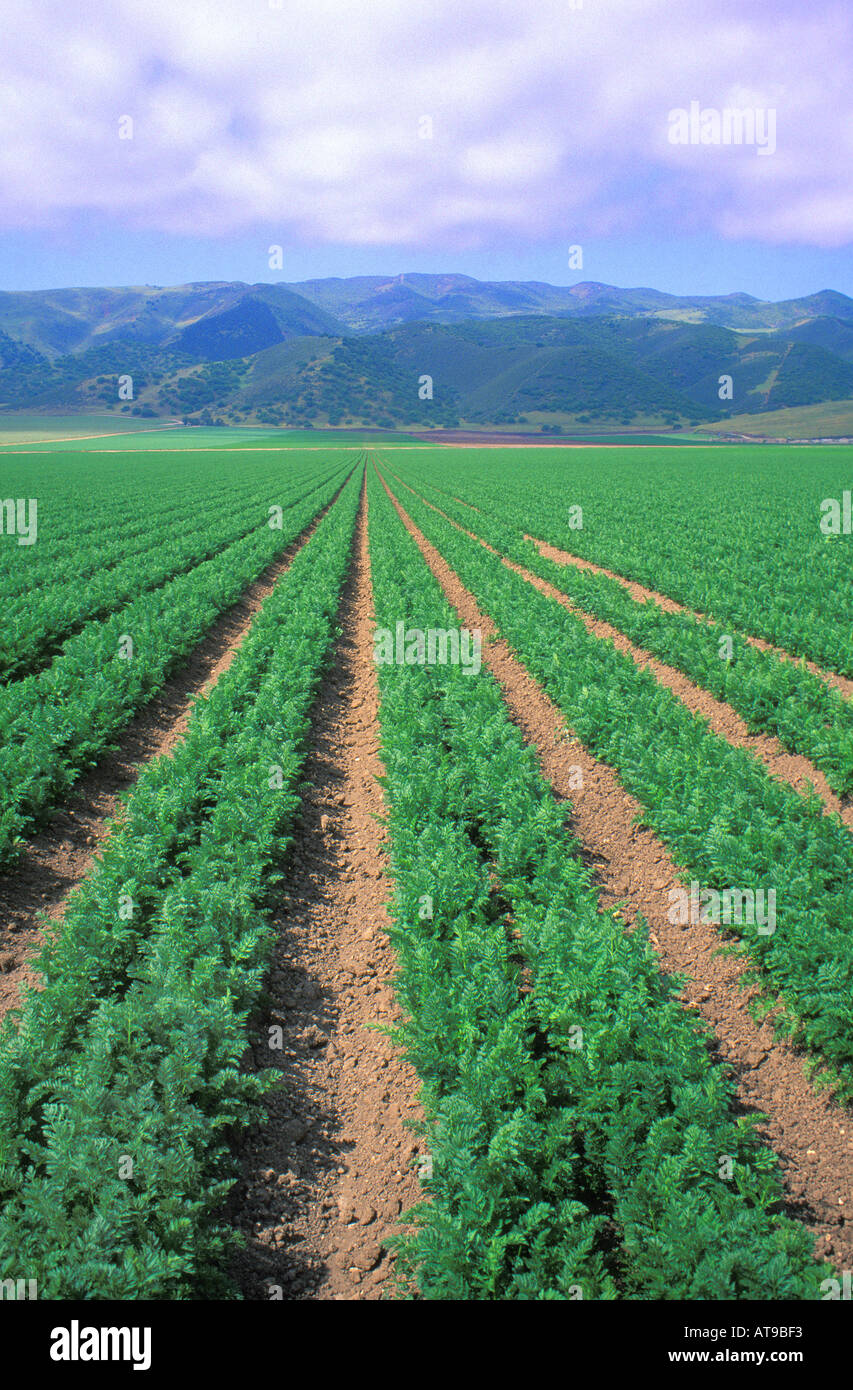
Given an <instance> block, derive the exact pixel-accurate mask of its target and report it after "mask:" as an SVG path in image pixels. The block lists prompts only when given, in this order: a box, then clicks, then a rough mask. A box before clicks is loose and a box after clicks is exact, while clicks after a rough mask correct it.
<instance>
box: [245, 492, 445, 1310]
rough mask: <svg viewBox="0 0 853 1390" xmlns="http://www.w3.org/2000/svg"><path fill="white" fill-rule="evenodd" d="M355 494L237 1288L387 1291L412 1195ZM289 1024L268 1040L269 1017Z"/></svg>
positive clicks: (413, 1149) (262, 1058) (273, 1007)
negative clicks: (273, 1073) (271, 1080)
mask: <svg viewBox="0 0 853 1390" xmlns="http://www.w3.org/2000/svg"><path fill="white" fill-rule="evenodd" d="M366 521H367V503H366V497H363V498H362V504H361V510H360V513H359V518H358V524H357V530H356V537H355V551H354V563H353V568H352V571H351V574H350V576H349V579H348V581H347V584H346V586H345V589H344V591H343V595H342V603H341V609H340V614H339V620H338V621H339V626H340V627H341V629H342V632H343V635H342V636H341V638H340V639H339V641H338V643H337V646H336V649H335V653H334V659H333V661H332V664H331V667H330V669H329V671H328V673H327V674H326V676H325V678H324V679H323V682H322V684H321V687H320V689H319V692H318V696H317V701H316V705H315V709H314V714H313V718H312V734H311V743H310V750H309V755H308V760H307V764H306V767H305V770H304V773H303V779H304V781H305V782H306V783H307V789H306V793H305V796H304V799H303V802H302V808H301V814H300V818H299V821H298V824H297V827H296V830H295V842H294V845H293V847H292V850H291V852H290V856H289V859H288V863H287V873H286V881H285V882H284V883H283V884H282V889H281V892H280V893H279V898H278V903H277V908H276V911H275V913H274V917H273V923H274V926H275V928H276V931H277V941H276V945H275V953H274V959H273V962H272V967H271V970H270V974H269V978H268V981H267V992H268V995H269V997H270V1001H271V1002H270V1005H269V1009H268V1012H267V1014H266V1016H265V1018H264V1020H263V1024H262V1025H261V1027H260V1028H259V1032H258V1039H259V1040H258V1042H257V1044H256V1046H255V1048H254V1057H253V1064H254V1066H256V1067H258V1068H262V1067H269V1066H275V1067H277V1068H278V1070H279V1071H280V1073H281V1086H280V1087H277V1088H276V1090H275V1091H274V1092H273V1093H272V1094H271V1096H270V1098H269V1101H268V1107H267V1108H268V1119H267V1122H266V1123H265V1124H264V1126H263V1127H262V1128H261V1129H260V1130H259V1132H257V1133H256V1134H253V1135H252V1136H250V1137H249V1138H248V1140H247V1141H246V1142H245V1143H244V1144H243V1146H242V1158H243V1164H244V1177H243V1180H242V1182H241V1183H240V1184H239V1186H238V1188H237V1189H236V1190H235V1192H234V1194H233V1197H232V1202H231V1205H230V1215H231V1219H232V1221H233V1222H234V1224H236V1225H237V1226H238V1227H239V1228H240V1229H241V1230H242V1231H243V1232H244V1233H245V1236H246V1239H247V1246H246V1249H245V1250H244V1251H243V1252H241V1253H240V1255H239V1256H238V1257H237V1258H236V1260H235V1262H234V1267H233V1272H234V1276H235V1278H236V1280H237V1282H238V1283H239V1285H240V1287H241V1289H242V1292H243V1296H244V1297H245V1298H247V1299H263V1300H267V1299H270V1298H283V1299H285V1300H300V1299H301V1300H310V1301H312V1302H313V1301H318V1300H321V1301H322V1300H353V1299H355V1300H375V1299H379V1298H382V1297H388V1296H393V1293H394V1290H395V1283H394V1280H393V1277H392V1276H393V1271H394V1256H393V1250H392V1248H391V1246H390V1241H391V1240H392V1239H393V1236H394V1235H395V1233H396V1234H399V1233H400V1230H401V1226H400V1224H399V1219H398V1218H399V1217H400V1214H401V1212H402V1213H405V1212H406V1211H407V1210H408V1209H409V1208H410V1207H411V1206H412V1205H413V1204H414V1203H415V1202H417V1201H419V1200H420V1198H421V1196H422V1193H421V1187H420V1183H419V1181H418V1177H417V1171H416V1165H417V1164H418V1163H419V1161H420V1157H421V1156H423V1155H425V1153H426V1149H425V1145H424V1142H423V1140H422V1139H419V1138H418V1137H417V1136H416V1135H415V1134H414V1133H413V1131H412V1129H411V1127H410V1125H411V1122H412V1121H415V1122H418V1121H420V1120H421V1119H422V1114H421V1110H420V1107H419V1105H418V1100H417V1097H418V1090H419V1083H418V1080H417V1077H416V1075H415V1073H414V1072H413V1070H412V1068H411V1067H410V1066H409V1065H408V1063H407V1062H406V1061H405V1059H404V1057H403V1055H402V1052H401V1050H400V1048H399V1047H397V1046H395V1045H394V1044H393V1043H392V1041H391V1040H390V1039H389V1038H388V1037H387V1036H386V1035H385V1034H384V1033H383V1032H382V1031H380V1030H381V1029H385V1028H388V1026H389V1025H393V1024H395V1023H397V1022H398V1021H399V1019H400V1014H399V1010H398V1006H397V1004H396V1002H395V999H394V994H393V981H394V974H395V958H394V954H393V951H392V949H391V945H390V942H389V940H388V936H387V930H388V926H389V918H388V914H387V911H386V907H385V904H386V903H387V902H388V901H389V899H390V896H391V884H390V882H389V879H388V876H387V856H386V849H385V832H384V830H383V824H382V822H383V816H384V808H383V798H382V792H381V787H380V785H379V783H378V781H377V778H378V777H380V776H381V775H382V772H383V769H382V764H381V762H380V759H379V754H378V749H377V729H378V725H377V710H378V689H377V683H376V669H375V666H374V664H373V660H372V656H373V627H374V621H373V604H372V596H371V588H370V568H369V555H368V549H367V527H366ZM270 1024H273V1025H274V1024H278V1025H280V1027H281V1028H282V1030H283V1047H282V1050H281V1051H278V1052H275V1051H270V1049H269V1047H268V1042H267V1031H266V1029H267V1027H268V1026H269V1025H270Z"/></svg>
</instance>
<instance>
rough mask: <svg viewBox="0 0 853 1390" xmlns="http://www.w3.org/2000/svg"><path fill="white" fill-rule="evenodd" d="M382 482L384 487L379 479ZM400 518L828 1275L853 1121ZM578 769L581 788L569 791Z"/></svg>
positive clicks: (852, 1158)
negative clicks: (682, 919) (761, 1008)
mask: <svg viewBox="0 0 853 1390" xmlns="http://www.w3.org/2000/svg"><path fill="white" fill-rule="evenodd" d="M383 481H384V480H383ZM386 490H387V491H389V495H390V496H391V498H392V500H393V502H394V505H395V507H396V508H397V511H398V513H399V515H400V516H401V518H402V520H403V522H404V524H405V525H406V527H407V529H408V530H409V531H410V532H411V534H412V535H413V536H414V538H415V539H416V541H417V543H418V545H419V546H420V549H421V551H422V553H423V555H424V558H425V559H426V561H427V563H428V564H429V566H430V569H431V570H432V572H433V574H434V575H435V576H436V578H437V579H438V580H439V582H440V584H441V586H442V588H443V590H444V592H445V594H446V596H447V598H448V600H449V601H450V602H451V603H452V604H453V606H454V607H455V608H456V610H457V612H458V613H459V615H460V620H461V622H462V623H463V624H465V625H466V626H468V627H472V628H479V629H480V630H481V632H482V634H483V638H484V641H483V659H484V661H485V662H486V664H487V666H488V668H489V669H490V671H491V672H492V674H493V675H494V676H495V678H496V679H497V681H498V682H499V684H500V686H501V689H502V691H503V694H504V698H505V700H506V703H507V706H508V709H509V712H510V715H511V717H512V719H513V721H514V722H515V723H516V725H517V726H518V728H519V729H520V730H521V732H522V733H523V735H524V737H525V739H526V740H527V742H528V743H530V744H531V745H533V746H534V747H535V749H536V752H537V756H538V759H539V764H540V767H541V770H542V773H543V776H544V777H545V778H546V779H547V780H548V781H549V782H550V784H551V786H552V787H553V789H554V793H555V795H556V796H557V797H558V798H559V799H560V800H566V801H568V802H570V803H571V807H572V813H571V826H572V830H573V832H574V834H575V835H576V836H577V838H578V840H579V841H580V842H581V844H582V845H583V846H585V848H586V859H587V862H588V864H589V865H590V867H591V868H592V869H593V871H594V876H595V882H596V885H597V887H598V891H599V898H600V903H601V906H602V909H606V908H614V907H616V908H617V910H619V911H621V912H622V914H623V916H624V918H625V920H626V923H627V924H628V926H629V927H633V926H635V925H636V923H637V920H638V917H639V916H640V914H641V915H642V917H643V918H644V919H645V921H646V922H648V924H649V928H650V939H651V942H652V945H653V946H654V947H655V949H656V950H657V952H658V956H659V959H660V964H661V968H662V969H663V970H664V971H666V972H668V973H677V974H680V975H683V976H685V977H686V984H685V986H684V988H683V990H682V991H681V998H682V1000H683V1002H684V1005H685V1007H686V1008H689V1009H692V1010H694V1011H695V1012H696V1013H697V1014H698V1015H699V1016H701V1018H703V1019H704V1020H705V1022H706V1023H707V1024H708V1025H709V1026H710V1027H711V1029H713V1032H714V1039H713V1041H714V1044H715V1051H716V1055H717V1056H718V1058H719V1060H720V1061H721V1062H723V1063H724V1064H725V1065H726V1066H727V1067H728V1068H729V1069H730V1071H731V1072H732V1074H733V1076H734V1079H735V1082H736V1085H737V1092H738V1097H739V1102H740V1105H741V1107H742V1111H743V1113H745V1114H751V1115H753V1116H755V1115H763V1116H764V1117H765V1118H763V1119H762V1120H761V1121H760V1124H759V1133H760V1134H761V1135H762V1136H763V1138H764V1139H765V1140H766V1141H767V1142H768V1143H769V1144H770V1145H771V1146H772V1147H773V1148H774V1149H775V1151H776V1153H777V1154H778V1155H779V1158H780V1161H781V1167H782V1173H783V1176H784V1181H785V1186H786V1204H785V1206H786V1211H787V1213H788V1214H789V1215H790V1216H792V1217H795V1218H796V1219H798V1220H800V1221H802V1222H803V1223H804V1224H806V1225H807V1226H809V1227H810V1228H811V1229H812V1230H813V1231H814V1233H815V1236H816V1250H817V1253H818V1254H819V1255H821V1256H823V1257H826V1258H828V1259H830V1260H831V1261H832V1262H833V1263H834V1264H835V1265H836V1266H837V1267H838V1268H846V1269H849V1268H851V1261H853V1224H851V1220H850V1217H851V1204H853V1195H851V1187H853V1115H851V1113H850V1112H849V1111H848V1110H845V1109H842V1108H840V1107H839V1106H837V1105H835V1104H834V1102H833V1101H832V1099H831V1098H830V1096H829V1095H828V1094H827V1093H826V1092H822V1093H820V1094H817V1093H816V1092H815V1091H814V1090H813V1089H812V1087H811V1085H810V1084H809V1083H808V1082H807V1080H806V1078H805V1075H804V1071H803V1060H804V1059H803V1055H802V1054H801V1053H799V1052H797V1051H796V1050H795V1049H793V1048H791V1047H790V1046H789V1045H788V1044H787V1043H785V1042H783V1041H781V1040H777V1039H775V1038H774V1036H773V1032H772V1025H771V1023H770V1020H769V1019H767V1020H765V1022H764V1023H763V1024H762V1025H759V1024H757V1023H756V1022H755V1020H754V1019H753V1017H752V1015H751V1013H750V1010H749V1002H750V999H751V998H752V997H753V996H754V995H755V994H756V992H757V991H756V989H755V987H748V988H745V987H743V985H742V984H741V977H742V976H743V974H744V972H745V971H746V970H747V969H748V965H747V962H746V961H744V960H743V959H741V958H737V959H735V958H733V957H731V956H727V955H720V954H718V952H719V948H720V946H721V944H722V938H721V934H720V933H719V932H718V930H717V929H716V928H715V927H714V926H713V925H712V924H710V923H708V924H706V923H699V924H688V925H686V926H684V927H682V926H680V925H677V924H673V923H671V922H670V921H669V911H670V898H669V889H670V888H671V887H674V886H677V885H678V883H679V881H680V880H679V875H678V870H677V868H676V865H675V863H674V861H673V860H672V858H671V857H670V855H669V854H668V852H667V850H666V848H665V846H664V845H663V843H662V842H661V841H660V840H659V839H658V838H657V837H656V836H655V835H654V834H653V832H652V831H651V830H649V829H648V828H647V827H644V826H641V825H638V824H637V821H638V819H639V818H640V817H641V816H642V807H641V806H640V804H639V803H638V802H637V801H636V800H635V799H634V798H633V797H631V796H629V795H628V793H627V792H626V791H625V789H624V788H623V787H622V786H621V784H620V782H619V779H618V777H617V775H616V773H615V772H614V771H613V769H612V768H610V767H608V766H606V765H605V764H603V763H601V762H599V761H598V760H597V759H595V758H594V757H592V756H591V755H590V754H589V753H588V752H587V750H586V749H585V748H584V747H583V746H582V745H581V743H580V742H579V741H578V740H577V739H576V738H575V737H574V735H573V734H572V732H571V730H569V729H567V727H566V725H565V722H564V720H563V717H562V715H561V713H560V711H559V709H558V708H557V706H556V705H555V704H554V703H553V701H552V700H551V699H550V698H549V697H548V696H547V695H546V694H545V693H544V691H543V690H542V689H541V687H540V686H539V684H538V683H537V682H536V681H535V680H534V679H533V678H532V677H531V676H530V675H529V674H528V673H527V671H526V670H525V668H524V667H523V665H522V663H521V662H520V660H519V659H518V658H517V657H516V656H515V654H514V653H513V652H512V650H511V648H510V647H509V645H508V644H507V643H506V642H505V641H504V640H503V639H499V638H496V636H495V625H494V623H493V622H492V621H491V620H490V619H489V618H488V617H487V616H486V615H485V614H484V613H483V612H482V611H481V610H480V608H479V606H478V605H477V602H476V600H475V598H474V597H473V596H472V595H471V593H470V592H469V591H468V590H467V589H465V588H464V587H463V585H462V584H461V582H460V581H459V579H458V578H457V576H456V574H455V573H454V572H453V570H451V568H450V567H449V565H448V564H447V563H446V562H445V561H444V560H443V559H442V557H441V555H440V554H439V552H438V551H437V550H436V549H435V547H434V546H432V545H431V544H430V542H429V541H428V540H427V539H426V537H425V536H424V535H423V534H422V533H421V531H420V530H419V529H418V527H417V525H416V524H415V523H414V522H413V521H412V519H411V517H409V516H408V514H407V513H406V511H405V509H404V508H403V507H402V506H401V504H400V503H399V502H398V501H397V499H396V498H395V497H394V495H393V493H391V492H390V490H389V489H388V488H387V484H386ZM578 773H580V777H581V780H582V786H581V787H580V788H579V787H578V785H577V780H578Z"/></svg>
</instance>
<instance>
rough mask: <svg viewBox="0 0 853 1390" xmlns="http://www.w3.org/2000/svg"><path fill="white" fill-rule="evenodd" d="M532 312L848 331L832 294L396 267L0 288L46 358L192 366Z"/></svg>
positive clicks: (760, 329)
mask: <svg viewBox="0 0 853 1390" xmlns="http://www.w3.org/2000/svg"><path fill="white" fill-rule="evenodd" d="M543 315H545V316H547V317H549V318H559V319H575V320H577V319H581V320H586V319H600V318H609V317H614V316H615V317H618V318H621V319H631V320H637V321H652V322H654V321H656V320H662V321H664V322H666V321H673V322H677V323H684V324H687V325H691V324H693V325H700V324H704V325H706V326H717V327H721V328H728V329H733V330H737V331H739V332H752V333H761V334H768V333H778V332H789V331H796V332H797V333H799V334H802V335H803V337H802V340H803V341H804V342H809V343H811V342H815V343H816V344H817V345H818V346H824V347H827V348H829V349H830V350H833V351H837V350H838V349H837V348H836V346H835V343H836V341H837V340H838V341H840V340H843V341H844V343H845V345H846V346H848V347H849V341H850V338H851V336H853V300H851V299H848V298H847V296H846V295H843V294H838V293H836V292H835V291H833V290H822V291H820V292H819V293H818V294H813V295H808V296H805V297H804V298H801V299H792V300H784V301H781V302H780V303H777V304H773V303H770V302H766V301H764V300H759V299H754V298H753V297H752V296H751V295H748V294H729V295H718V296H710V297H709V296H679V295H671V294H665V293H663V292H662V291H660V290H654V289H618V288H617V287H615V286H613V285H604V284H600V283H598V282H595V281H590V282H585V283H582V284H577V285H572V286H569V287H560V286H557V285H549V284H546V283H544V282H542V281H521V280H518V281H514V280H508V281H486V280H475V279H473V278H472V277H471V276H468V275H405V274H404V275H395V276H376V275H373V276H352V277H349V278H346V279H325V280H305V281H303V282H301V283H298V284H292V285H287V284H284V283H278V284H268V283H258V284H252V285H249V284H245V283H243V282H242V281H211V282H206V283H194V284H188V285H175V286H171V287H163V286H159V285H142V286H129V287H127V286H126V287H123V288H103V289H57V290H32V291H16V292H4V293H0V333H3V334H6V335H8V337H9V338H11V339H13V340H14V341H15V342H16V343H19V344H22V345H24V346H26V347H29V348H31V349H33V350H34V351H35V352H38V353H40V354H42V356H44V357H47V358H48V359H50V360H53V359H55V358H57V357H61V356H65V355H67V354H68V353H79V352H85V351H87V350H88V349H89V348H92V347H96V346H99V345H101V344H104V343H108V342H117V341H121V342H128V343H138V344H145V345H147V346H149V347H168V348H171V349H173V350H176V351H183V350H186V351H187V352H189V353H190V354H192V355H193V356H195V357H196V358H197V359H198V360H200V361H214V360H226V359H228V358H235V357H242V356H245V355H247V354H251V353H254V352H259V351H261V350H262V349H263V348H266V347H272V346H275V344H276V343H280V342H287V341H289V340H291V339H293V338H296V337H322V336H332V337H340V336H344V335H362V334H366V333H381V332H385V331H387V330H388V329H391V328H396V327H401V326H404V325H406V324H410V323H438V324H461V323H467V322H470V321H471V320H484V321H490V320H494V319H507V318H513V317H531V316H537V317H541V316H543ZM815 320H819V321H821V322H822V323H823V324H825V325H826V324H830V323H833V324H836V325H838V327H837V328H836V329H835V330H831V329H829V328H826V327H825V328H824V329H823V330H822V332H823V334H824V335H828V340H827V341H817V340H815V339H813V338H811V337H809V331H810V325H812V324H813V323H814V321H815ZM842 355H844V354H843V353H842Z"/></svg>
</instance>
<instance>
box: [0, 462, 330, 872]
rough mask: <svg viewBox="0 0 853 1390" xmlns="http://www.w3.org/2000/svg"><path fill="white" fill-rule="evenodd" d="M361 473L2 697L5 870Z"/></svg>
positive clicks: (96, 630) (81, 641) (0, 829)
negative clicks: (183, 664)
mask: <svg viewBox="0 0 853 1390" xmlns="http://www.w3.org/2000/svg"><path fill="white" fill-rule="evenodd" d="M352 466H353V465H352V460H350V462H349V463H347V464H346V465H344V467H343V468H342V469H341V470H340V471H339V472H338V473H337V474H335V475H333V476H332V477H331V478H328V479H327V481H326V483H325V484H324V486H322V487H321V488H319V489H318V490H315V491H313V492H311V493H310V495H308V496H306V497H303V498H302V499H301V500H299V501H297V502H295V503H294V504H293V505H292V506H291V507H289V508H287V509H286V510H285V511H284V513H283V517H282V526H281V529H273V528H271V527H270V526H268V525H267V524H266V523H265V522H264V521H261V523H260V524H259V525H258V526H257V527H256V528H255V529H254V530H253V531H252V532H251V533H250V534H249V535H247V536H245V537H244V538H243V539H242V540H239V541H236V542H235V543H234V544H233V545H231V546H228V547H227V548H226V549H225V550H223V551H222V552H221V553H220V554H218V555H216V556H214V557H213V558H211V559H209V560H206V561H204V562H203V563H202V564H200V565H198V566H196V567H195V568H194V569H192V570H191V571H190V572H189V573H188V574H183V575H180V576H179V577H178V578H177V579H175V580H173V581H172V582H171V583H168V584H165V585H163V586H162V587H161V588H159V589H155V590H154V591H153V592H151V593H146V594H142V595H140V596H139V597H138V598H136V599H134V601H133V602H132V603H130V604H129V605H128V606H127V607H125V608H122V609H120V610H119V611H118V612H117V613H114V614H112V615H111V616H110V617H109V618H107V619H105V620H104V621H103V622H100V623H93V624H90V625H89V626H87V627H86V628H85V629H84V630H83V631H82V632H81V633H79V634H78V636H77V637H73V638H71V639H70V641H68V642H67V643H66V645H65V648H64V650H63V652H62V653H61V655H60V656H58V657H57V658H56V660H55V661H54V662H53V663H52V665H51V666H49V667H48V668H47V669H46V670H45V671H43V672H41V673H40V674H39V675H33V676H28V677H25V678H24V679H23V680H20V681H18V682H16V683H15V684H14V685H10V686H6V687H5V688H4V689H0V865H2V864H4V863H8V862H9V861H10V860H11V859H13V858H14V856H15V854H16V853H17V852H18V850H19V849H20V847H21V845H22V843H23V836H24V835H25V834H26V832H27V831H28V830H29V829H30V828H31V827H32V825H33V824H34V822H35V821H36V820H37V819H38V818H39V817H41V816H42V815H43V814H44V813H45V811H46V810H47V809H49V808H50V807H51V806H53V805H55V804H56V803H57V801H58V800H59V798H60V797H61V796H62V795H63V794H64V793H65V792H66V791H67V790H68V788H69V787H70V786H71V785H73V783H74V781H75V780H76V779H77V777H78V776H79V775H80V772H81V771H82V770H83V769H84V768H85V767H87V766H90V765H91V764H93V763H94V762H95V761H96V760H97V758H98V757H99V756H100V755H101V754H102V753H103V751H104V750H105V749H106V748H107V747H109V745H110V741H111V740H112V739H114V738H115V736H116V735H117V734H118V733H119V731H120V730H121V729H122V728H123V727H124V725H125V724H126V723H127V721H128V720H129V719H130V717H131V716H132V714H133V713H134V711H135V710H137V709H139V708H140V707H141V706H143V705H145V704H146V703H147V702H148V700H150V699H151V698H152V696H154V695H155V694H156V693H157V691H158V690H159V689H160V688H161V687H162V685H163V683H164V682H165V680H166V679H167V678H168V676H169V674H170V672H171V671H172V670H173V669H174V668H175V667H176V666H177V664H178V662H179V661H180V660H181V658H182V657H184V656H185V655H186V654H187V653H188V652H189V651H191V650H192V648H193V646H194V645H195V644H196V643H197V642H198V641H199V640H200V638H201V637H203V635H204V633H205V632H206V631H207V629H208V628H209V627H210V626H211V624H212V623H213V622H214V620H215V619H216V618H217V617H218V616H219V614H220V613H222V612H223V611H224V610H225V609H226V608H228V607H229V606H230V605H231V604H233V603H234V602H236V600H237V599H238V598H239V597H240V595H241V593H243V591H244V590H245V589H246V587H247V585H249V584H250V583H251V582H252V581H253V580H254V579H256V578H257V577H258V575H259V574H260V573H261V571H262V570H263V569H264V568H265V567H266V566H267V565H268V564H269V563H270V562H271V561H273V560H274V559H275V558H276V556H277V555H280V554H281V552H282V551H283V550H285V549H286V548H287V546H288V545H289V544H290V543H291V542H292V541H293V540H294V539H295V538H296V537H297V536H298V535H299V534H300V532H301V531H302V530H304V529H305V527H306V526H307V525H308V524H309V523H310V522H311V520H312V519H313V518H314V517H315V516H316V515H317V513H318V512H319V511H320V510H321V509H322V507H323V506H324V505H326V504H327V503H329V502H330V501H331V499H332V497H333V496H334V495H335V493H336V492H337V491H339V490H340V487H341V486H342V484H343V477H344V475H345V472H348V471H349V470H350V469H351V468H352Z"/></svg>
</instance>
